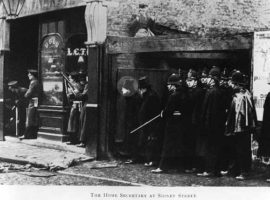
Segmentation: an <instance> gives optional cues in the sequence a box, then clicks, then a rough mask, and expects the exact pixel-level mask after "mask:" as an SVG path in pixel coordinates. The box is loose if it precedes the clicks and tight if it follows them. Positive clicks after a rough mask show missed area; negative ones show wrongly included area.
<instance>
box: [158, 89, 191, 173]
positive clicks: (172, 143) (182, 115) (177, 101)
mask: <svg viewBox="0 0 270 200" xmlns="http://www.w3.org/2000/svg"><path fill="white" fill-rule="evenodd" d="M189 103H190V101H189V97H188V93H187V89H186V88H183V87H179V88H177V89H176V91H175V92H174V93H172V94H171V95H170V96H169V99H168V102H167V105H166V107H165V109H164V111H163V118H164V120H165V121H166V126H165V135H164V142H163V148H162V154H161V163H160V165H163V164H166V163H163V164H162V161H164V159H168V158H175V157H182V156H185V155H186V153H187V152H186V149H185V145H184V139H183V138H184V136H185V135H186V134H187V131H188V125H189V123H188V121H189V117H188V115H189V113H190V110H189V109H190V106H189ZM160 167H161V168H162V166H160Z"/></svg>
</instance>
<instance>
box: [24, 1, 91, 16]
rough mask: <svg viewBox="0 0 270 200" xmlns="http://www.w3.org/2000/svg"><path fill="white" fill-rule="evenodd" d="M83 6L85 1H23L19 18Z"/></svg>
mask: <svg viewBox="0 0 270 200" xmlns="http://www.w3.org/2000/svg"><path fill="white" fill-rule="evenodd" d="M83 5H86V2H85V0H25V3H24V6H23V8H22V10H21V13H20V15H19V17H23V16H27V15H33V14H39V13H44V12H48V11H53V10H61V9H65V8H72V7H77V6H83Z"/></svg>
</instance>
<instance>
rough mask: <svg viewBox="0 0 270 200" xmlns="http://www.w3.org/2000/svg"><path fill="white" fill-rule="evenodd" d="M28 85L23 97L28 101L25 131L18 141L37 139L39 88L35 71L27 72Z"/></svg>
mask: <svg viewBox="0 0 270 200" xmlns="http://www.w3.org/2000/svg"><path fill="white" fill-rule="evenodd" d="M28 78H29V80H30V85H29V88H28V90H27V91H26V93H25V94H24V97H25V98H26V99H27V100H28V101H29V104H28V108H27V109H26V129H25V133H24V135H23V136H21V137H20V139H33V138H36V137H37V131H38V113H37V107H38V98H39V96H40V94H41V88H40V85H39V82H38V71H37V70H35V69H29V70H28Z"/></svg>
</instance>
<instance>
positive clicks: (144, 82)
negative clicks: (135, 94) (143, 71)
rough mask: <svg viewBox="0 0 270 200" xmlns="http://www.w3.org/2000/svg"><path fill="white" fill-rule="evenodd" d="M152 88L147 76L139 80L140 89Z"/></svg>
mask: <svg viewBox="0 0 270 200" xmlns="http://www.w3.org/2000/svg"><path fill="white" fill-rule="evenodd" d="M149 86H150V84H149V80H148V77H147V76H143V77H141V78H139V88H140V89H141V88H148V87H149Z"/></svg>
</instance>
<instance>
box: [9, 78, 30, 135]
mask: <svg viewBox="0 0 270 200" xmlns="http://www.w3.org/2000/svg"><path fill="white" fill-rule="evenodd" d="M8 89H9V90H10V91H11V92H12V93H13V95H14V99H15V106H16V110H17V111H16V123H17V127H18V128H16V135H17V136H22V135H23V133H24V131H25V115H26V107H27V101H26V99H25V98H24V94H25V93H26V91H27V88H24V87H20V86H19V85H18V81H10V82H9V83H8Z"/></svg>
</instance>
